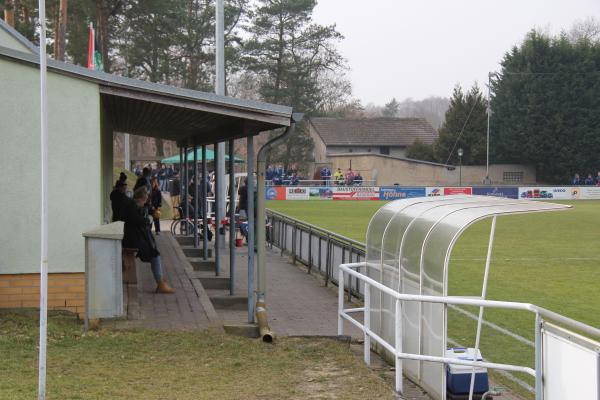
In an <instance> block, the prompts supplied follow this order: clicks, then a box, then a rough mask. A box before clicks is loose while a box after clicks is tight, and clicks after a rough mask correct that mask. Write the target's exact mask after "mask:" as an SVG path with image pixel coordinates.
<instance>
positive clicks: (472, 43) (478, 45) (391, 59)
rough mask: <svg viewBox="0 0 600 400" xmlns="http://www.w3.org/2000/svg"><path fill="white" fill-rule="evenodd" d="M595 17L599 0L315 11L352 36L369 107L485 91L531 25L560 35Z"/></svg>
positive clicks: (328, 0)
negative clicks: (459, 89) (457, 90)
mask: <svg viewBox="0 0 600 400" xmlns="http://www.w3.org/2000/svg"><path fill="white" fill-rule="evenodd" d="M588 16H595V17H597V18H598V17H600V0H318V5H317V7H316V9H315V13H314V19H315V21H316V22H318V23H320V24H333V23H335V24H336V25H337V28H338V30H339V31H340V32H341V33H342V34H343V35H344V36H345V39H344V40H343V42H342V43H341V44H340V47H339V48H340V50H341V53H342V55H343V56H344V57H346V58H347V59H348V62H349V64H350V68H351V71H350V73H349V76H350V79H351V81H352V84H353V88H354V95H355V97H357V98H359V99H360V100H361V101H362V103H363V105H366V104H368V103H376V104H384V103H385V102H387V101H389V100H390V99H391V98H392V97H396V98H397V99H399V100H402V99H405V98H407V97H412V98H413V99H422V98H425V97H428V96H431V95H435V96H450V94H451V91H452V88H453V87H454V86H455V85H456V84H457V83H460V84H461V85H462V86H463V87H465V86H468V87H470V86H471V85H472V84H473V83H474V82H475V81H477V82H478V83H479V84H480V86H483V84H484V83H485V82H487V75H488V72H489V71H496V70H498V69H499V61H500V60H501V59H502V57H503V55H504V54H505V53H506V51H508V50H509V49H510V48H511V47H512V46H514V45H516V44H519V43H520V42H521V41H522V39H523V37H524V35H525V34H526V33H527V32H528V31H529V30H531V29H532V28H534V27H539V28H542V29H547V30H549V31H550V32H552V33H556V32H559V31H560V30H561V29H563V28H569V27H570V26H571V24H572V23H573V22H574V21H576V20H578V19H584V18H585V17H588Z"/></svg>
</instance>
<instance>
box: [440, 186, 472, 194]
mask: <svg viewBox="0 0 600 400" xmlns="http://www.w3.org/2000/svg"><path fill="white" fill-rule="evenodd" d="M456 194H473V188H470V187H445V188H444V196H452V195H456Z"/></svg>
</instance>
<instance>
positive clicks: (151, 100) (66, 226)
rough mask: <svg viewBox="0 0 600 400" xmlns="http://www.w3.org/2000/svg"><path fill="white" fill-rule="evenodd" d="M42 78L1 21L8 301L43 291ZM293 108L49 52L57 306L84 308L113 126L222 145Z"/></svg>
mask: <svg viewBox="0 0 600 400" xmlns="http://www.w3.org/2000/svg"><path fill="white" fill-rule="evenodd" d="M39 85H40V83H39V54H38V51H37V48H36V47H35V46H34V45H33V44H31V43H30V42H28V41H27V40H26V39H25V38H23V37H22V36H21V35H19V34H18V33H17V32H16V31H15V30H14V29H12V28H11V27H9V26H7V25H6V24H5V23H4V22H3V21H1V20H0V136H1V139H2V144H1V145H0V171H1V173H2V176H3V179H2V182H3V183H4V185H3V186H4V188H3V194H2V205H3V210H2V212H1V213H0V226H2V227H3V230H4V234H3V235H2V237H1V239H0V254H2V257H0V308H2V307H28V306H32V307H35V306H37V301H38V300H37V299H38V298H39V289H37V288H38V286H39V283H38V280H39V259H40V250H39V240H40V229H39V226H40V196H41V194H40V192H41V190H40V114H39V108H40V103H39V98H40V96H39V90H40V89H39ZM291 112H292V110H291V108H289V107H285V106H277V105H272V104H266V103H260V102H255V101H249V100H242V99H235V98H230V97H226V96H217V95H214V94H212V93H203V92H197V91H192V90H186V89H181V88H175V87H170V86H165V85H159V84H153V83H148V82H143V81H139V80H134V79H128V78H123V77H119V76H115V75H111V74H106V73H103V72H98V71H90V70H88V69H85V68H82V67H78V66H75V65H72V64H68V63H63V62H56V61H53V60H49V61H48V137H49V148H48V178H49V194H48V196H49V197H48V207H49V208H48V215H49V223H48V226H49V264H48V268H49V273H50V278H49V292H50V293H49V296H50V297H49V306H50V307H51V308H52V307H54V308H66V309H69V310H72V311H76V312H81V311H82V307H83V271H84V267H85V264H84V263H85V255H84V239H83V237H82V233H83V232H86V231H89V230H91V229H93V228H95V227H97V226H98V225H101V224H103V223H106V222H108V221H110V218H111V215H110V203H109V200H108V197H109V193H110V191H111V190H112V185H113V183H114V182H112V177H113V168H112V166H113V154H112V149H113V132H114V131H120V132H127V133H131V134H137V135H143V136H151V137H158V138H162V139H168V140H175V141H177V143H178V144H179V145H180V146H191V145H194V144H196V145H202V144H213V143H216V142H220V141H225V140H229V139H234V138H241V137H245V136H249V135H256V134H258V133H260V132H261V131H265V130H270V129H274V128H279V127H283V126H289V125H290V120H291ZM73 293H79V294H78V295H74V294H73Z"/></svg>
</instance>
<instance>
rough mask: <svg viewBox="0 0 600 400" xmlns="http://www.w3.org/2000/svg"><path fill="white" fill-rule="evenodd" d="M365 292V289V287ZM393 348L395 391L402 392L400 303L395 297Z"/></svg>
mask: <svg viewBox="0 0 600 400" xmlns="http://www.w3.org/2000/svg"><path fill="white" fill-rule="evenodd" d="M365 293H367V290H366V289H365ZM394 322H395V343H394V345H395V348H396V354H395V355H394V359H395V364H396V365H395V367H396V368H395V369H396V370H395V374H396V376H395V378H396V392H398V393H400V394H401V393H402V391H403V387H402V360H401V359H400V357H398V354H400V353H402V303H401V301H400V299H396V318H395V321H394Z"/></svg>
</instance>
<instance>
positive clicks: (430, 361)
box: [338, 196, 600, 400]
mask: <svg viewBox="0 0 600 400" xmlns="http://www.w3.org/2000/svg"><path fill="white" fill-rule="evenodd" d="M568 208H570V206H567V205H563V204H552V203H546V202H533V201H523V200H510V199H503V198H494V197H488V196H446V197H428V198H416V199H406V200H398V201H393V202H390V203H388V204H386V205H385V206H384V207H382V208H381V209H380V210H379V211H378V212H377V213H376V214H375V215H374V216H373V218H372V219H371V222H370V223H369V227H368V231H367V248H366V261H365V262H362V263H352V264H342V265H340V268H339V272H338V273H339V299H338V302H339V303H338V333H339V334H343V321H344V320H348V321H349V322H351V323H353V324H354V325H356V326H357V327H358V328H359V329H361V330H362V331H363V333H364V352H365V353H364V358H365V362H366V363H369V361H370V349H371V347H372V346H371V341H372V340H374V342H375V343H374V344H376V346H375V347H376V348H378V349H379V350H382V351H383V352H384V353H385V352H387V353H388V355H390V356H391V357H392V358H393V359H394V360H395V365H396V385H395V386H396V390H397V391H398V392H402V375H403V373H404V374H405V375H406V376H407V377H409V378H410V379H411V380H413V381H415V382H416V383H417V384H419V385H420V386H421V387H423V388H424V389H425V390H426V391H427V392H428V394H429V395H431V396H432V397H433V398H434V399H445V398H446V372H445V365H446V364H457V365H468V366H473V367H474V368H475V367H483V368H490V369H501V370H506V371H517V372H523V373H526V374H529V375H531V376H533V377H535V382H536V384H535V391H536V400H542V399H544V400H555V399H561V400H569V399H570V398H573V399H576V398H584V397H581V395H582V393H583V392H582V391H581V390H587V391H586V392H585V393H586V396H587V397H585V398H592V399H598V398H600V397H598V396H599V390H600V388H599V383H598V382H599V381H600V377H599V370H600V367H599V365H600V356H599V355H600V345H598V343H597V342H594V341H593V340H590V339H588V338H585V337H577V340H570V341H569V339H568V337H571V338H574V337H576V336H578V335H575V334H572V333H570V332H568V331H567V333H565V334H563V335H562V336H561V338H562V339H561V340H562V342H561V343H563V344H564V343H567V344H565V345H564V346H563V347H562V348H561V350H560V351H564V352H565V354H567V353H568V354H570V355H572V356H573V357H571V362H572V363H573V368H574V369H575V370H577V369H579V368H581V362H586V363H588V364H587V366H588V369H590V370H591V372H590V373H589V374H587V376H586V377H587V379H590V380H591V381H592V382H589V381H588V382H584V383H582V382H580V381H578V379H573V375H571V376H570V380H569V379H567V377H566V375H565V374H560V373H556V370H557V368H563V369H564V368H565V367H566V366H565V365H560V364H561V362H559V360H563V364H564V360H565V357H564V354H563V356H561V357H554V356H553V354H557V353H556V351H558V350H556V351H555V352H554V353H552V352H549V351H548V349H549V348H550V347H549V346H548V344H549V343H550V342H551V340H552V339H551V338H552V337H554V336H550V335H549V332H555V331H556V329H553V327H552V326H551V325H550V324H547V323H546V322H545V321H544V319H547V320H551V321H553V322H556V323H558V324H560V325H563V326H566V327H569V328H571V329H575V330H577V331H579V332H582V333H584V334H586V335H589V336H591V337H596V338H599V337H600V330H599V329H597V328H594V327H591V326H588V325H586V324H583V323H581V322H578V321H575V320H572V319H570V318H567V317H564V316H562V315H559V314H557V313H554V312H552V311H549V310H545V309H543V308H541V307H538V306H535V305H533V304H528V303H516V302H507V301H491V300H486V295H487V285H488V276H489V269H490V261H491V256H492V248H493V242H494V233H495V227H496V218H497V216H502V215H513V214H523V213H533V212H545V211H559V210H566V209H568ZM486 218H492V224H491V232H490V237H489V243H488V249H487V257H486V262H485V272H484V278H483V285H482V291H481V297H480V298H473V297H469V298H467V297H456V296H448V265H449V261H450V256H451V254H452V250H453V248H454V245H455V243H456V241H457V240H458V238H459V237H460V236H461V235H462V233H463V232H464V231H465V230H466V229H467V228H468V227H469V226H471V225H472V224H474V223H475V222H478V221H481V220H483V219H486ZM361 269H362V271H361ZM345 274H346V275H350V276H354V277H355V278H357V279H359V280H360V282H361V283H362V284H363V285H365V288H364V289H365V290H364V307H359V308H351V309H345V308H344V275H345ZM449 304H454V305H469V306H477V307H479V318H478V322H477V332H476V339H475V346H474V347H475V348H476V352H475V353H477V350H478V349H479V342H480V337H481V326H482V321H483V312H484V308H485V307H491V308H504V309H511V310H521V311H528V312H532V313H534V314H535V316H536V322H535V369H532V368H529V367H526V366H518V365H508V364H499V363H492V362H482V361H474V360H473V361H472V360H456V359H451V358H447V357H446V349H447V341H448V340H447V314H448V305H449ZM352 313H364V322H363V323H360V322H359V321H357V320H356V319H355V318H353V317H351V316H350V314H352ZM555 336H556V335H555ZM565 337H567V339H565ZM545 343H546V345H544V344H545ZM557 343H558V342H556V343H555V348H556V349H558V348H559V347H560V344H557ZM582 343H585V346H583V345H582ZM570 344H574V346H575V347H576V348H577V351H580V350H581V349H582V348H584V350H585V351H584V352H582V353H581V354H579V353H577V352H576V351H575V350H574V349H575V347H573V346H571V347H569V345H570ZM576 353H577V354H576ZM553 360H555V361H556V362H554V361H553ZM584 360H585V361H584ZM474 371H475V369H473V374H472V376H471V387H470V390H471V393H470V395H469V398H472V396H473V393H472V391H473V385H474V377H475V374H474ZM550 377H552V380H553V382H552V385H553V387H555V388H562V389H561V391H560V393H561V394H558V393H559V392H558V391H557V390H558V389H556V390H553V391H548V390H547V388H546V390H545V385H544V381H545V380H546V381H547V380H548V379H549V378H550ZM575 378H576V375H575ZM546 386H547V387H549V385H546ZM588 393H593V395H592V396H591V397H590V396H589V395H588ZM571 394H572V395H573V396H575V397H569V396H571Z"/></svg>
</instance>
